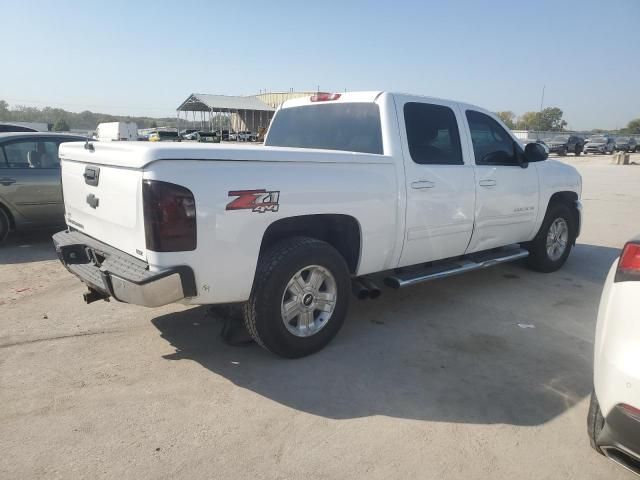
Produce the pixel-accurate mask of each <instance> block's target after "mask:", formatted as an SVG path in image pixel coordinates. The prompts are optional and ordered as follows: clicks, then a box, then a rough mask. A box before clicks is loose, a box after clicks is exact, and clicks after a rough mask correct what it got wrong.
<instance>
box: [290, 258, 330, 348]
mask: <svg viewBox="0 0 640 480" xmlns="http://www.w3.org/2000/svg"><path fill="white" fill-rule="evenodd" d="M337 299H338V287H337V285H336V280H335V278H333V275H332V274H331V272H330V271H329V270H327V269H326V268H324V267H321V266H319V265H309V266H307V267H304V268H302V269H301V270H299V271H298V272H297V273H296V274H295V275H294V276H293V277H291V280H289V283H288V284H287V286H286V288H285V289H284V293H283V294H282V302H281V304H280V312H281V315H282V321H283V322H284V325H285V327H287V330H288V331H289V332H290V333H292V334H293V335H295V336H296V337H310V336H311V335H314V334H316V333H318V332H319V331H320V330H321V329H322V328H323V327H324V326H325V325H326V324H327V323H328V322H329V319H330V318H331V315H332V314H333V310H334V309H335V307H336V301H337Z"/></svg>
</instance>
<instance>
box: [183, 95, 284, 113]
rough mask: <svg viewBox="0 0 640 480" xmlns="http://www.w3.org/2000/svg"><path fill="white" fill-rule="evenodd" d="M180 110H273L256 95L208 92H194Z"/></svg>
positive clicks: (273, 109)
mask: <svg viewBox="0 0 640 480" xmlns="http://www.w3.org/2000/svg"><path fill="white" fill-rule="evenodd" d="M178 110H180V111H183V112H194V111H195V112H201V111H204V112H208V111H210V110H254V111H263V112H273V111H275V108H273V107H270V106H269V105H267V104H265V103H264V102H262V101H260V100H258V99H257V98H256V97H235V96H231V95H208V94H206V93H192V94H191V95H189V97H188V98H187V99H186V100H185V101H184V102H182V104H181V105H180V106H179V107H178Z"/></svg>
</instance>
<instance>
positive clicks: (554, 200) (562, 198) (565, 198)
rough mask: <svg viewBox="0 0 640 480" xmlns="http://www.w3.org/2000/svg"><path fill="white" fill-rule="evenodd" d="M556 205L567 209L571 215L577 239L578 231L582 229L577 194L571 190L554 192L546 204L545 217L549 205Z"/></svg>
mask: <svg viewBox="0 0 640 480" xmlns="http://www.w3.org/2000/svg"><path fill="white" fill-rule="evenodd" d="M558 203H560V204H563V205H566V206H567V207H569V210H570V211H571V213H572V214H573V221H574V222H575V226H576V235H575V237H576V238H577V237H578V235H579V234H580V229H581V227H582V225H581V220H582V218H581V213H580V206H579V205H580V203H579V197H578V194H577V193H576V192H573V191H571V190H563V191H559V192H555V193H554V194H553V195H551V197H549V202H548V203H547V209H546V210H545V216H546V214H547V211H549V208H550V207H551V205H555V204H558ZM574 243H575V239H574Z"/></svg>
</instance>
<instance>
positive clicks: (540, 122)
mask: <svg viewBox="0 0 640 480" xmlns="http://www.w3.org/2000/svg"><path fill="white" fill-rule="evenodd" d="M545 88H546V85H542V98H541V99H540V111H539V112H538V135H537V137H538V140H540V131H541V130H542V105H543V104H544V89H545Z"/></svg>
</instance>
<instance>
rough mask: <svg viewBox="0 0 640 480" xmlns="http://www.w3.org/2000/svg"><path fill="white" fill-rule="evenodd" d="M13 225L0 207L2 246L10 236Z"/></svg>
mask: <svg viewBox="0 0 640 480" xmlns="http://www.w3.org/2000/svg"><path fill="white" fill-rule="evenodd" d="M10 227H11V224H10V223H9V217H7V214H6V213H5V212H4V210H3V209H2V208H1V207H0V244H2V243H3V242H4V241H5V240H6V239H7V236H8V235H9V230H10Z"/></svg>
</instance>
